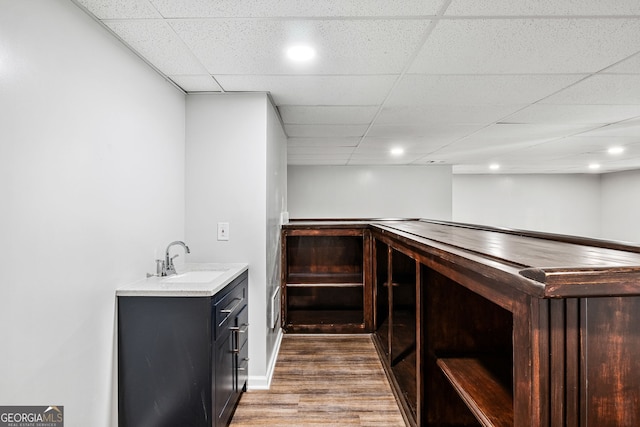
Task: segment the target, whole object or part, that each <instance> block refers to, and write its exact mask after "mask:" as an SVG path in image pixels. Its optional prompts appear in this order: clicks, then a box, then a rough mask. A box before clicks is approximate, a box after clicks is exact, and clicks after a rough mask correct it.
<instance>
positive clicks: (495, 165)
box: [489, 163, 500, 171]
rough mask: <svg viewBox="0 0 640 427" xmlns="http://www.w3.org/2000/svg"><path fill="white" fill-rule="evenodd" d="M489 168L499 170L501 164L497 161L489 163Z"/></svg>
mask: <svg viewBox="0 0 640 427" xmlns="http://www.w3.org/2000/svg"><path fill="white" fill-rule="evenodd" d="M489 169H491V170H492V171H497V170H498V169H500V165H499V164H497V163H491V164H490V165H489Z"/></svg>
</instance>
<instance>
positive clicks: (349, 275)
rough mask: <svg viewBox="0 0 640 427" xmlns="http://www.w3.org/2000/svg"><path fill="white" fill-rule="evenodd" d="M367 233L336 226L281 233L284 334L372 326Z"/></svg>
mask: <svg viewBox="0 0 640 427" xmlns="http://www.w3.org/2000/svg"><path fill="white" fill-rule="evenodd" d="M369 241H370V237H369V233H368V231H367V230H366V229H364V228H362V227H353V226H347V227H342V226H339V225H337V226H336V227H333V228H327V229H322V230H319V231H318V230H314V231H310V230H307V229H306V228H305V227H304V226H301V227H297V226H295V225H290V226H287V227H285V228H284V229H283V233H282V245H283V246H282V253H283V255H284V262H283V268H282V271H283V280H282V291H283V296H284V298H283V309H282V310H283V315H282V319H283V328H284V329H285V331H286V332H325V333H347V332H364V331H365V330H366V329H367V327H368V325H369V324H370V323H371V322H370V321H369V320H368V317H370V310H369V309H366V308H365V307H367V306H368V305H369V303H368V301H369V298H370V297H371V291H370V287H369V281H370V280H369V278H368V277H369V276H368V273H367V269H368V264H367V267H366V268H365V262H366V261H365V260H367V251H368V250H369Z"/></svg>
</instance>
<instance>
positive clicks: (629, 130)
mask: <svg viewBox="0 0 640 427" xmlns="http://www.w3.org/2000/svg"><path fill="white" fill-rule="evenodd" d="M583 135H588V136H620V137H626V136H629V137H635V138H640V119H633V120H627V121H624V122H621V123H614V124H611V125H607V126H602V127H598V128H596V129H592V130H590V131H587V132H585V133H584V134H583Z"/></svg>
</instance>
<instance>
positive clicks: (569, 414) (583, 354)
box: [282, 220, 640, 427]
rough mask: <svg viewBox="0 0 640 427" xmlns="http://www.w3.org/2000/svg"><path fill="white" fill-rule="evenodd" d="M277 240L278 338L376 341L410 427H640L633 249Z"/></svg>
mask: <svg viewBox="0 0 640 427" xmlns="http://www.w3.org/2000/svg"><path fill="white" fill-rule="evenodd" d="M300 235H302V236H307V237H311V236H313V237H314V238H316V239H318V238H319V240H314V239H310V238H309V239H300V238H296V237H295V236H300ZM292 237H293V238H292ZM282 242H283V243H282V244H283V251H282V253H283V269H282V271H283V276H282V287H283V289H282V290H283V295H284V298H283V309H282V310H283V313H282V314H283V317H282V318H283V328H284V329H285V332H289V333H292V332H324V333H326V332H336V333H341V332H363V333H372V334H373V338H374V343H375V344H376V347H377V349H378V352H379V354H380V357H381V359H382V361H383V365H384V367H385V370H386V372H387V374H388V376H389V379H390V381H391V383H392V386H393V388H394V391H395V393H396V397H397V399H398V401H399V403H400V406H401V407H402V409H403V411H404V414H405V419H406V421H407V424H408V425H414V426H478V425H481V426H517V427H521V426H576V427H577V426H581V427H585V426H597V427H607V426H616V427H620V426H628V427H632V426H638V425H640V247H638V246H633V245H626V244H622V243H617V242H607V241H600V240H593V239H587V238H580V237H573V236H563V235H554V234H547V233H539V232H527V231H520V230H508V229H499V228H492V227H484V226H474V225H469V224H458V223H450V222H442V221H428V220H384V221H381V220H361V221H293V222H291V223H289V224H287V225H285V226H283V239H282ZM305 274H306V276H305ZM314 275H315V278H314V279H312V280H311V281H310V282H308V283H306V282H305V280H298V279H299V278H301V277H311V276H314ZM296 277H297V278H298V279H296ZM323 278H324V279H326V280H325V281H324V282H323V280H324V279H323ZM296 280H298V283H296ZM311 282H313V283H316V282H317V283H320V284H324V285H328V286H320V287H317V286H315V285H311V287H312V288H313V289H312V290H309V289H307V288H306V287H308V286H309V283H311ZM317 283H316V284H317ZM291 285H293V286H291ZM300 288H303V291H301V290H300ZM345 312H346V313H347V314H345ZM291 313H294V316H293V317H292V316H291ZM349 313H350V315H351V317H349ZM332 315H335V318H332ZM296 316H298V317H297V318H296ZM341 316H342V317H341ZM345 316H346V317H345ZM300 319H306V320H303V321H302V322H300V321H299V320H300ZM314 319H315V320H314ZM340 319H349V320H348V321H346V322H343V321H341V320H340ZM315 321H317V323H313V322H315Z"/></svg>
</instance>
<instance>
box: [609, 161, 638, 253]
mask: <svg viewBox="0 0 640 427" xmlns="http://www.w3.org/2000/svg"><path fill="white" fill-rule="evenodd" d="M601 182H602V201H601V207H602V236H603V237H604V238H606V239H609V240H623V241H627V242H634V243H636V244H640V226H639V225H638V221H639V218H640V170H635V171H628V172H618V173H609V174H604V175H602V177H601Z"/></svg>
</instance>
